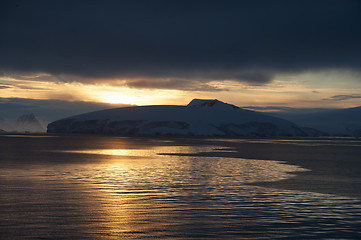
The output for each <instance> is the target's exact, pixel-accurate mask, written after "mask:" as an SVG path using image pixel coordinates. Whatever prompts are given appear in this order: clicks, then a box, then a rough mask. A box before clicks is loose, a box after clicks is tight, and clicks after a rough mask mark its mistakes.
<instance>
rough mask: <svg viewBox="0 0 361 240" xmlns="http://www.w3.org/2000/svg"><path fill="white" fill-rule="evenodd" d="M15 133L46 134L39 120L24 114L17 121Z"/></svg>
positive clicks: (32, 115)
mask: <svg viewBox="0 0 361 240" xmlns="http://www.w3.org/2000/svg"><path fill="white" fill-rule="evenodd" d="M15 131H18V132H44V131H45V130H44V128H43V127H42V126H41V124H40V122H39V120H38V119H37V118H36V117H35V116H34V114H32V113H30V114H24V115H21V116H20V117H18V119H17V120H16V125H15Z"/></svg>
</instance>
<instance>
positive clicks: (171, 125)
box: [47, 99, 305, 137]
mask: <svg viewBox="0 0 361 240" xmlns="http://www.w3.org/2000/svg"><path fill="white" fill-rule="evenodd" d="M47 132H49V133H99V134H118V135H183V136H256V137H270V136H304V135H305V132H304V131H302V130H301V129H300V128H298V127H297V126H296V125H295V124H293V123H291V122H289V121H286V120H283V119H279V118H276V117H272V116H268V115H265V114H262V113H258V112H254V111H250V110H245V109H241V108H239V107H236V106H234V105H231V104H227V103H224V102H221V101H218V100H201V99H194V100H192V101H191V102H190V103H189V104H188V105H187V106H169V105H154V106H137V107H124V108H114V109H108V110H102V111H96V112H90V113H85V114H81V115H77V116H73V117H68V118H65V119H61V120H58V121H55V122H52V123H50V124H49V125H48V130H47Z"/></svg>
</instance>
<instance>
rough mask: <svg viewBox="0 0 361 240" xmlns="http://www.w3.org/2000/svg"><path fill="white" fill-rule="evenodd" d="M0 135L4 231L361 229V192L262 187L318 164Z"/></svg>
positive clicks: (172, 145) (164, 144)
mask: <svg viewBox="0 0 361 240" xmlns="http://www.w3.org/2000/svg"><path fill="white" fill-rule="evenodd" d="M9 139H10V140H9ZM0 141H1V143H3V145H2V146H3V148H2V149H1V150H3V151H2V152H1V167H0V186H1V195H0V219H1V220H0V234H1V236H2V237H1V239H120V238H123V239H154V238H157V239H358V238H359V236H361V199H359V198H351V197H345V196H340V195H331V194H321V193H315V192H307V191H294V190H279V189H276V188H266V187H260V186H253V185H251V184H252V183H256V182H263V181H278V180H282V179H287V178H291V177H293V176H294V174H296V173H297V172H301V171H308V169H304V168H301V167H299V166H296V165H290V164H286V163H285V162H284V161H275V160H264V159H246V158H236V157H215V156H216V155H217V154H215V155H214V156H212V154H210V153H219V152H222V151H225V152H227V151H228V152H229V151H233V150H232V148H227V147H225V146H224V145H222V146H219V145H214V144H208V143H207V141H204V144H203V145H202V144H197V145H189V146H186V145H184V144H179V142H178V141H177V140H176V139H175V140H162V139H160V140H151V139H131V138H117V137H95V136H87V137H82V136H58V137H53V138H46V137H44V138H41V137H36V138H31V137H29V136H28V137H27V138H22V137H21V136H19V137H12V138H6V137H5V136H1V137H0ZM244 141H245V142H246V143H247V144H250V142H251V140H249V142H247V140H244ZM252 141H255V140H252ZM239 144H242V142H241V141H240V142H239ZM254 144H259V143H254ZM272 144H276V145H277V146H278V147H287V144H284V142H283V141H274V142H272ZM297 144H299V142H297ZM307 144H308V145H309V144H312V143H311V142H307ZM335 144H337V143H335ZM343 144H344V143H343ZM4 146H5V147H4ZM331 146H332V144H331ZM15 149H16V150H15ZM198 153H208V154H209V156H195V155H197V154H198ZM182 154H183V155H182ZM184 154H185V155H184ZM186 154H188V155H186ZM299 154H302V152H300V153H299ZM316 160H317V159H316Z"/></svg>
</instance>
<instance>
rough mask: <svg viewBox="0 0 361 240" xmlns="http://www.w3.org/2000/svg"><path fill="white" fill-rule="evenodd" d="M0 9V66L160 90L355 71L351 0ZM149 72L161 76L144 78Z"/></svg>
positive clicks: (36, 4) (359, 36)
mask: <svg viewBox="0 0 361 240" xmlns="http://www.w3.org/2000/svg"><path fill="white" fill-rule="evenodd" d="M0 9H1V10H0V11H1V12H0V27H1V38H0V48H1V49H0V50H1V55H0V70H2V71H20V72H47V73H51V74H53V75H57V76H58V75H65V76H75V78H74V79H76V80H77V81H87V79H88V78H91V79H93V80H94V79H107V78H108V79H112V78H121V79H130V80H129V82H128V83H127V84H128V85H130V86H138V87H153V86H154V85H156V86H157V87H163V88H177V87H180V88H187V87H189V86H190V87H192V86H193V85H194V84H193V83H190V82H189V81H191V80H192V81H194V83H196V82H201V83H207V82H208V81H211V80H238V81H244V82H248V83H252V84H263V83H267V82H269V81H270V80H272V78H273V76H274V74H276V73H280V72H297V71H304V70H314V69H317V70H319V69H333V68H341V69H351V70H356V71H360V63H361V44H360V42H361V24H360V22H361V14H360V13H361V1H357V0H355V1H352V0H340V1H333V0H327V1H325V0H319V1H317V0H313V1H307V0H306V1H286V0H285V1H276V0H273V1H272V0H269V1H156V0H154V1H136V0H135V1H8V2H5V3H2V5H1V7H0ZM156 78H159V79H169V80H168V81H159V82H158V83H157V84H156V82H152V80H149V81H148V79H156ZM139 79H144V80H143V81H139ZM179 79H188V80H187V81H186V82H185V83H183V82H182V81H179ZM70 80H71V79H70ZM195 80H196V81H195ZM64 81H69V79H65V80H64ZM151 83H152V84H151ZM153 84H154V85H153ZM185 85H187V86H186V87H185ZM207 86H208V85H207V84H204V87H207Z"/></svg>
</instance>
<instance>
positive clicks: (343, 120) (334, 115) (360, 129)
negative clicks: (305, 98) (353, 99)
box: [272, 107, 361, 137]
mask: <svg viewBox="0 0 361 240" xmlns="http://www.w3.org/2000/svg"><path fill="white" fill-rule="evenodd" d="M272 115H273V116H278V117H279V116H282V117H283V118H285V119H287V120H289V121H292V122H295V123H296V124H297V125H298V126H300V127H304V130H306V132H309V133H310V131H313V132H314V133H315V135H316V136H317V135H329V136H354V137H360V136H361V107H355V108H347V109H337V110H328V111H322V112H316V113H309V114H290V115H287V114H282V115H281V114H272Z"/></svg>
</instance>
